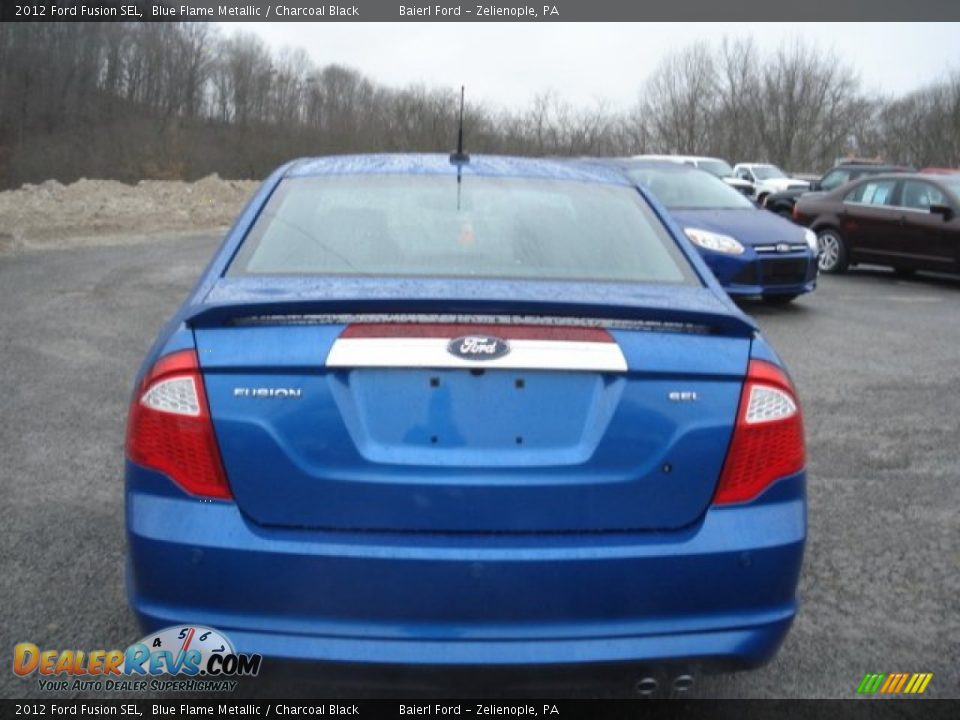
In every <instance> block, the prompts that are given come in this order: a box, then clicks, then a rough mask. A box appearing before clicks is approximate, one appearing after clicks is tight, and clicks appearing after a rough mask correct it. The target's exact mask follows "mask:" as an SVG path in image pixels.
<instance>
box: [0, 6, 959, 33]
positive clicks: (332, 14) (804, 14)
mask: <svg viewBox="0 0 960 720" xmlns="http://www.w3.org/2000/svg"><path fill="white" fill-rule="evenodd" d="M673 20H680V21H710V22H713V21H734V22H739V21H751V22H755V21H767V20H769V21H788V22H805V21H830V22H853V23H859V22H873V21H906V20H909V21H948V20H960V2H958V1H957V0H911V1H910V2H903V0H802V1H801V2H771V1H770V0H728V2H717V0H660V1H654V2H641V1H638V0H589V1H587V0H478V1H477V2H467V1H463V0H441V1H440V2H436V1H435V0H434V1H432V2H431V1H430V0H336V1H335V2H330V1H329V0H37V1H36V2H30V0H0V21H3V22H65V21H68V22H83V21H89V22H101V21H115V22H117V21H126V22H129V21H137V22H158V21H166V22H184V21H187V22H244V21H249V22H533V23H535V22H656V21H673ZM850 32H851V34H852V35H855V34H856V27H855V26H852V27H851V29H850Z"/></svg>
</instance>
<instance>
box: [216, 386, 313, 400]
mask: <svg viewBox="0 0 960 720" xmlns="http://www.w3.org/2000/svg"><path fill="white" fill-rule="evenodd" d="M302 394H303V389H302V388H282V387H281V388H246V387H236V388H234V389H233V396H234V397H250V398H299V397H300V396H301V395H302Z"/></svg>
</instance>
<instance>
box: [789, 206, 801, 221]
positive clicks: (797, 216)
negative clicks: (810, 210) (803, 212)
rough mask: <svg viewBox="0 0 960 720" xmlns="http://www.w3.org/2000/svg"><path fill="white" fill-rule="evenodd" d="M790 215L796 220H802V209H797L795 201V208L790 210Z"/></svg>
mask: <svg viewBox="0 0 960 720" xmlns="http://www.w3.org/2000/svg"><path fill="white" fill-rule="evenodd" d="M790 217H792V218H793V219H794V220H797V221H799V220H800V211H799V210H797V205H796V203H794V205H793V210H791V211H790Z"/></svg>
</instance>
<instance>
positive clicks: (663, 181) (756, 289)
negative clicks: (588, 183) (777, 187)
mask: <svg viewBox="0 0 960 720" xmlns="http://www.w3.org/2000/svg"><path fill="white" fill-rule="evenodd" d="M612 162H613V164H615V165H616V166H617V167H619V168H621V169H622V170H623V171H624V172H625V173H626V174H627V175H628V176H629V177H630V178H631V179H632V180H634V181H635V182H637V183H638V184H640V185H641V186H642V187H644V188H646V189H647V190H649V191H650V192H651V193H652V194H653V195H654V197H656V198H657V200H659V201H660V202H661V203H662V204H663V205H664V206H666V208H667V209H668V211H669V213H670V217H671V218H673V220H674V221H675V222H676V223H677V224H678V225H679V226H680V227H681V228H682V229H683V231H684V232H685V233H686V235H687V237H689V238H690V240H691V241H693V243H694V244H695V245H696V246H697V249H698V250H699V251H700V254H701V255H702V256H703V259H704V260H706V262H707V265H709V266H710V269H711V270H712V271H713V274H714V275H716V276H717V279H718V280H719V281H720V284H721V285H723V287H724V289H725V290H726V291H727V292H728V293H730V294H731V295H739V296H744V295H759V296H761V297H762V298H763V299H764V300H766V301H768V302H772V303H788V302H790V301H792V300H793V299H794V298H796V297H797V296H798V295H802V294H803V293H808V292H812V291H813V290H814V289H815V288H816V285H817V237H816V235H815V234H814V233H813V232H811V231H810V230H807V229H805V228H802V227H798V226H797V225H796V224H794V223H792V222H790V221H789V220H785V219H783V218H781V217H778V216H777V215H775V214H774V213H771V212H768V211H766V210H763V209H761V208H759V207H757V206H756V205H754V204H753V202H751V201H750V200H749V199H747V198H745V197H743V195H742V194H741V193H739V192H737V191H736V190H731V188H730V186H729V185H727V184H726V183H724V182H723V181H719V182H718V181H717V178H716V177H714V176H712V175H711V174H710V173H707V172H704V171H702V170H698V169H696V168H692V167H688V166H685V165H678V164H676V163H669V162H651V161H635V160H618V161H612Z"/></svg>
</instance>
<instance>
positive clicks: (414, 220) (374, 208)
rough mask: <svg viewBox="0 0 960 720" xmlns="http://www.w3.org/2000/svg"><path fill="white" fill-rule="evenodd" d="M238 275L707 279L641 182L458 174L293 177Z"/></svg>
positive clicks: (247, 249) (264, 218)
mask: <svg viewBox="0 0 960 720" xmlns="http://www.w3.org/2000/svg"><path fill="white" fill-rule="evenodd" d="M227 274H228V275H232V276H238V275H240V276H242V275H356V276H361V275H362V276H381V277H387V276H393V277H396V276H430V277H489V278H527V279H539V280H587V281H617V282H645V283H682V284H699V281H698V280H697V278H696V275H695V274H694V273H693V271H692V269H691V268H690V266H689V264H688V262H687V260H686V258H685V257H684V256H683V254H682V253H681V252H680V250H679V248H678V247H677V245H676V243H675V241H674V240H673V239H672V238H671V237H670V235H669V234H668V233H667V231H666V230H665V229H664V227H663V225H662V224H661V223H660V221H659V220H658V219H657V217H656V215H655V214H654V213H653V211H652V210H651V209H650V207H649V206H648V205H647V204H646V203H645V201H644V200H643V199H642V197H641V196H640V195H639V193H637V191H636V190H635V189H634V188H631V187H627V186H619V185H606V184H601V183H586V182H576V181H568V180H547V179H530V178H509V177H477V176H464V177H463V179H462V182H461V183H460V184H459V186H458V183H457V179H456V177H455V176H449V175H372V174H367V175H331V176H322V177H307V178H288V179H286V180H284V181H282V182H281V184H280V185H279V187H278V188H277V189H276V191H275V192H274V193H273V195H272V196H271V198H270V200H269V201H268V203H267V205H266V207H265V208H264V210H263V212H261V214H260V216H259V218H258V219H257V221H256V223H255V224H254V226H253V228H252V229H251V231H250V233H249V234H248V235H247V237H246V239H245V240H244V242H243V245H241V247H240V250H239V251H238V253H237V255H236V256H235V257H234V260H233V262H232V263H231V265H230V268H229V270H228V272H227Z"/></svg>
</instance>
